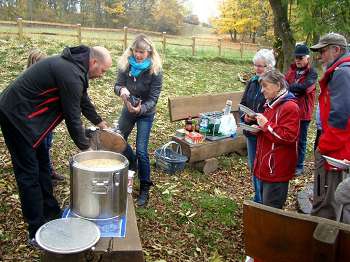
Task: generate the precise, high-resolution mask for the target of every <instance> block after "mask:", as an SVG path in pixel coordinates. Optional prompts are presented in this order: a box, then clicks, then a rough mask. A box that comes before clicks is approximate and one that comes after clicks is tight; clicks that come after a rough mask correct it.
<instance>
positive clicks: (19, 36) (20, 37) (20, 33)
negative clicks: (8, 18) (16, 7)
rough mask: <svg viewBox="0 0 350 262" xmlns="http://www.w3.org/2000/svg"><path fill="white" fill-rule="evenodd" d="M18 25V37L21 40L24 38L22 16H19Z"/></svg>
mask: <svg viewBox="0 0 350 262" xmlns="http://www.w3.org/2000/svg"><path fill="white" fill-rule="evenodd" d="M17 26H18V38H19V40H23V20H22V18H20V17H18V18H17Z"/></svg>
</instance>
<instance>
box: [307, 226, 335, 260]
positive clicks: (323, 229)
mask: <svg viewBox="0 0 350 262" xmlns="http://www.w3.org/2000/svg"><path fill="white" fill-rule="evenodd" d="M338 237H339V229H338V228H336V227H335V226H332V225H329V224H324V223H320V224H318V225H317V227H316V229H315V231H314V234H313V238H314V241H313V246H312V253H313V259H314V262H316V261H324V262H335V261H336V255H337V254H336V251H337V243H338Z"/></svg>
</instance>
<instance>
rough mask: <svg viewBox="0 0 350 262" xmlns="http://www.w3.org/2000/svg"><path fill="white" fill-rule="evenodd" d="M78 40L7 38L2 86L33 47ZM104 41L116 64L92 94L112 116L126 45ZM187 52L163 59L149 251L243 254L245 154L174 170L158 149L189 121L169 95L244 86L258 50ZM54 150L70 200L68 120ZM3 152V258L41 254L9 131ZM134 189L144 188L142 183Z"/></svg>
mask: <svg viewBox="0 0 350 262" xmlns="http://www.w3.org/2000/svg"><path fill="white" fill-rule="evenodd" d="M72 44H75V43H74V42H70V41H67V40H55V41H52V39H46V40H44V39H36V40H30V39H26V41H25V42H19V41H17V40H14V39H6V38H5V39H2V40H1V39H0V91H1V90H3V89H4V88H5V87H6V86H7V85H8V84H9V83H10V82H11V81H12V80H13V79H14V78H15V77H16V76H17V75H18V74H19V73H20V72H21V71H22V70H23V69H24V67H25V63H26V58H27V54H28V51H29V50H30V49H31V48H33V47H37V48H40V49H42V50H44V51H46V52H47V53H48V54H49V55H52V54H57V53H60V52H61V51H62V49H63V48H64V46H66V45H72ZM86 44H96V42H93V43H89V42H87V43H86ZM104 44H105V46H106V47H107V48H108V49H109V50H111V52H112V56H113V59H114V64H113V68H112V69H111V70H110V71H109V72H107V74H106V75H105V76H104V77H103V78H102V79H98V80H94V81H91V83H90V88H89V94H90V97H91V99H92V101H93V102H94V104H95V105H96V108H97V111H98V112H99V113H100V114H101V116H102V117H103V118H105V119H106V120H107V121H108V122H109V123H112V121H113V120H115V119H117V118H118V115H119V113H120V110H121V107H122V102H121V100H120V99H119V98H118V97H116V96H115V95H114V94H113V85H114V81H115V77H116V74H115V72H116V67H115V66H116V63H115V62H116V59H117V58H118V56H119V55H120V54H121V47H120V45H118V44H117V43H113V42H107V41H106V42H105V43H104ZM186 52H187V51H185V50H184V49H181V48H172V49H171V50H169V55H167V57H166V60H165V63H164V85H163V90H162V93H161V97H160V99H159V102H158V106H157V109H158V113H157V117H156V120H155V122H154V126H153V129H152V134H151V139H150V149H149V152H150V155H151V159H152V179H153V181H154V183H155V186H154V187H153V188H152V190H151V200H150V203H149V205H148V208H146V209H137V210H136V212H137V218H138V226H139V231H140V236H141V239H142V246H143V248H144V254H145V257H146V260H147V261H158V262H161V261H169V262H172V261H215V262H218V261H242V258H243V257H244V246H243V244H242V242H243V233H242V230H243V229H242V203H243V200H244V199H250V198H251V196H252V188H251V182H250V176H249V172H248V169H247V167H246V158H245V157H239V156H236V155H229V156H222V157H220V158H219V161H220V169H219V170H218V171H217V172H215V173H214V174H212V175H208V176H206V175H203V174H202V173H199V172H198V171H195V170H191V169H189V168H186V169H185V171H184V172H183V173H181V174H179V175H175V176H169V175H167V174H164V173H162V172H161V171H159V170H157V169H155V167H154V154H153V152H154V150H155V149H157V148H158V147H160V146H161V145H163V144H164V143H166V142H167V141H169V139H170V136H171V135H172V134H174V132H175V130H176V129H177V128H179V127H182V126H183V125H184V123H182V122H181V123H170V120H169V115H168V107H167V99H168V97H174V96H181V95H193V94H203V93H206V94H208V93H221V92H228V91H235V90H243V89H244V85H243V84H242V83H240V82H239V81H238V79H237V73H238V72H241V71H250V70H251V66H250V58H251V57H247V58H244V59H243V60H241V59H237V58H236V59H234V58H215V57H214V56H211V55H208V54H207V53H206V52H203V54H202V53H199V54H198V56H196V57H191V56H188V55H187V53H186ZM223 106H224V105H223ZM86 124H87V125H88V123H86ZM133 141H134V137H131V138H130V142H131V143H132V144H133ZM52 153H53V162H54V166H55V167H56V169H57V171H58V172H60V173H62V174H64V175H65V176H66V177H67V179H66V180H65V182H63V183H61V184H59V185H58V186H57V187H56V189H55V194H56V196H57V198H58V200H59V203H60V204H61V205H62V206H66V205H68V204H69V179H68V177H69V168H68V159H69V157H70V156H72V155H74V154H76V153H78V150H77V148H76V147H75V145H74V144H73V142H72V140H71V139H70V137H69V135H68V132H67V130H66V127H65V125H64V124H61V125H59V126H58V127H57V128H56V129H55V133H54V142H53V149H52ZM0 156H1V157H0V166H1V168H0V261H39V255H40V253H39V252H38V251H37V250H34V249H31V248H28V247H27V246H26V245H25V244H26V237H27V236H26V230H25V224H24V223H23V220H22V217H21V211H20V203H19V197H18V192H17V189H16V183H15V180H14V176H13V171H12V166H11V161H10V158H9V154H8V152H7V150H6V147H5V144H4V140H3V138H2V136H0ZM293 183H294V184H293ZM293 183H292V186H291V188H292V189H293V188H294V187H297V186H299V187H300V184H302V183H303V181H300V180H299V181H298V180H296V181H295V182H293ZM134 189H135V190H134V192H135V191H137V185H135V187H134ZM292 189H291V190H292ZM294 193H295V192H294V191H292V192H291V194H290V197H289V199H288V207H289V208H290V209H293V208H294V209H295V197H294Z"/></svg>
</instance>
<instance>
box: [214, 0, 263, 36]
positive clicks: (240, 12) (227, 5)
mask: <svg viewBox="0 0 350 262" xmlns="http://www.w3.org/2000/svg"><path fill="white" fill-rule="evenodd" d="M266 3H267V2H266V1H263V0H224V1H223V2H222V3H221V4H220V6H219V11H220V17H219V18H218V19H214V20H213V21H212V23H213V24H214V27H215V28H216V29H217V30H218V31H219V33H229V34H230V35H231V39H232V40H233V41H236V40H237V34H238V33H239V34H241V37H242V39H244V37H245V36H246V35H247V34H249V36H250V37H251V38H252V41H253V42H255V35H256V33H257V31H258V30H259V29H260V31H264V29H265V28H266V27H263V29H261V26H262V24H263V23H262V22H265V23H264V25H266V19H268V17H266V14H269V12H268V5H267V4H266Z"/></svg>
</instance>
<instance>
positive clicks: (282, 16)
mask: <svg viewBox="0 0 350 262" xmlns="http://www.w3.org/2000/svg"><path fill="white" fill-rule="evenodd" d="M269 2H270V5H271V8H272V11H273V15H274V19H273V20H274V31H275V35H277V36H278V37H279V38H280V39H281V40H282V52H283V67H282V68H278V69H280V70H281V71H282V72H286V71H287V69H288V67H289V65H290V63H291V62H292V59H293V51H294V46H295V40H294V38H293V33H292V31H291V29H290V25H289V23H288V1H285V0H269ZM277 59H278V58H277Z"/></svg>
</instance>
